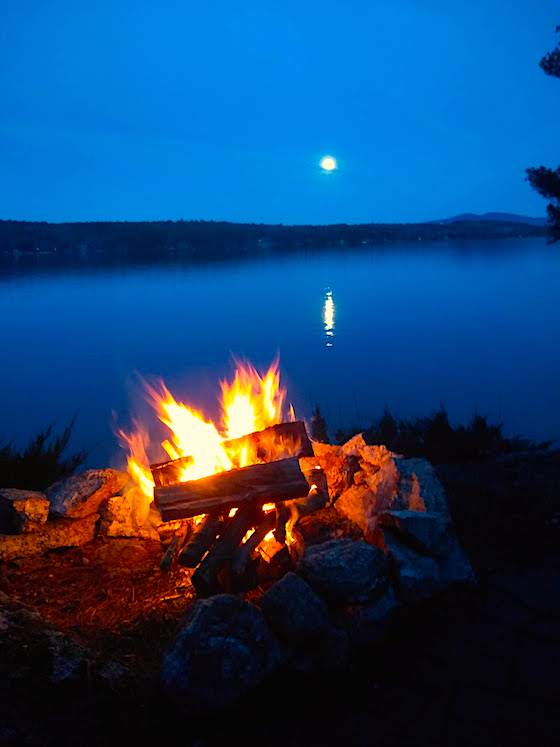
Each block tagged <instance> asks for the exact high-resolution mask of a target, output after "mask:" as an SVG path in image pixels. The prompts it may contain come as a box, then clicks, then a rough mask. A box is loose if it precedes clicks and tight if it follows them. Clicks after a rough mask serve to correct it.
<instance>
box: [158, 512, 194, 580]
mask: <svg viewBox="0 0 560 747" xmlns="http://www.w3.org/2000/svg"><path fill="white" fill-rule="evenodd" d="M189 532H190V527H189V525H188V523H185V525H184V526H183V527H181V529H178V530H177V531H176V532H175V534H174V536H173V538H172V540H171V542H170V543H169V545H168V547H167V550H166V551H165V553H164V555H163V558H162V559H161V562H160V564H159V567H160V569H161V570H162V571H164V572H168V571H170V570H171V568H172V567H173V563H174V562H175V558H176V557H177V555H178V554H179V552H180V551H181V548H182V547H183V545H184V544H185V541H186V539H187V537H188V535H189Z"/></svg>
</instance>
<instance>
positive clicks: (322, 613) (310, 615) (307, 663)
mask: <svg viewBox="0 0 560 747" xmlns="http://www.w3.org/2000/svg"><path fill="white" fill-rule="evenodd" d="M261 608H262V610H263V612H264V616H265V617H266V620H267V622H268V624H269V625H270V627H271V628H272V630H273V631H274V633H275V634H276V635H277V636H278V638H280V640H281V641H283V642H284V643H285V644H286V647H287V650H288V652H289V654H288V657H289V662H290V665H291V666H292V667H293V668H294V669H297V670H299V671H307V672H310V671H317V670H332V669H338V668H340V667H341V666H343V665H344V664H345V663H346V662H347V658H348V638H347V635H346V633H345V632H344V631H343V630H339V629H338V628H336V627H335V626H334V625H333V624H332V623H331V621H330V619H329V614H328V610H327V606H326V604H325V603H324V602H323V600H322V599H321V598H320V597H318V596H317V595H316V594H315V593H314V592H313V590H312V589H311V587H310V586H309V584H307V583H306V582H305V581H304V580H303V579H302V578H301V577H300V576H297V575H296V574H295V573H287V574H286V575H285V576H284V577H283V578H282V579H280V581H278V582H277V583H275V584H274V586H272V587H271V588H270V589H269V590H268V591H267V592H266V593H265V594H264V595H263V597H262V599H261Z"/></svg>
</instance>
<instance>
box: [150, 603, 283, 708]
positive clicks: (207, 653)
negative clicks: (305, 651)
mask: <svg viewBox="0 0 560 747" xmlns="http://www.w3.org/2000/svg"><path fill="white" fill-rule="evenodd" d="M281 662H282V655H281V648H280V644H279V642H278V640H277V639H276V637H275V636H274V635H273V633H272V631H271V630H270V628H269V627H268V625H267V624H266V621H265V619H264V617H263V614H262V612H261V610H260V609H259V608H258V607H256V606H255V605H253V604H250V603H249V602H245V601H243V600H242V599H239V598H237V597H234V596H231V595H228V594H220V595H218V596H215V597H210V598H209V599H203V600H199V601H197V602H196V603H195V604H194V605H193V607H192V608H191V609H190V611H189V612H188V614H187V616H186V618H185V620H184V621H183V623H182V625H181V628H180V630H179V632H178V634H177V636H176V638H175V640H174V642H173V644H172V646H171V648H170V650H169V652H168V653H167V655H166V656H165V658H164V662H163V668H162V679H163V683H164V686H165V688H166V690H167V692H168V693H169V695H170V696H171V697H172V698H173V699H174V700H175V701H176V702H177V703H178V704H179V705H180V706H181V707H182V708H183V709H184V710H185V711H186V712H187V713H189V714H191V715H203V714H207V713H210V712H212V711H217V710H220V709H221V708H224V707H227V706H229V705H232V704H233V703H235V702H237V701H238V700H240V699H241V698H242V697H243V696H244V695H246V694H247V693H248V692H249V691H250V690H252V689H253V688H254V687H256V686H257V685H259V684H260V683H261V682H262V681H263V680H264V679H265V677H267V676H268V675H269V674H271V673H272V672H274V671H275V670H276V669H277V668H278V667H279V666H280V664H281Z"/></svg>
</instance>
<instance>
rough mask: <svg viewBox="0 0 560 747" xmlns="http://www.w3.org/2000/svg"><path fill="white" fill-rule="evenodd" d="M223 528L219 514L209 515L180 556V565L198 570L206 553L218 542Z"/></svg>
mask: <svg viewBox="0 0 560 747" xmlns="http://www.w3.org/2000/svg"><path fill="white" fill-rule="evenodd" d="M223 526H224V522H223V519H222V517H221V516H220V515H219V514H208V516H206V517H205V518H204V520H203V521H202V523H201V525H200V526H199V527H198V529H196V531H195V532H194V534H193V536H192V537H191V539H190V540H189V541H188V542H187V544H186V545H185V547H184V548H183V551H182V552H181V554H180V555H179V558H178V560H179V565H182V566H185V567H186V568H196V566H197V565H198V564H199V563H200V561H201V560H202V558H203V556H204V553H205V552H206V551H207V550H209V549H210V547H212V545H213V544H214V542H215V541H216V537H217V536H218V535H219V534H220V532H221V531H222V529H223Z"/></svg>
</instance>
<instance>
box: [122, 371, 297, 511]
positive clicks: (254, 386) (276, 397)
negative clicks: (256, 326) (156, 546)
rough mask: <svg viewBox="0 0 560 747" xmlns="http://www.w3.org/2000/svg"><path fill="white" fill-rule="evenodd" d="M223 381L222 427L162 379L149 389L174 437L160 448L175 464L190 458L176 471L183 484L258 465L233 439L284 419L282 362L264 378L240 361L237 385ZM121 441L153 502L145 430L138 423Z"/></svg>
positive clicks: (131, 471) (149, 396) (133, 475)
mask: <svg viewBox="0 0 560 747" xmlns="http://www.w3.org/2000/svg"><path fill="white" fill-rule="evenodd" d="M220 383H221V390H222V398H221V405H222V425H221V429H218V427H217V426H216V425H215V424H214V423H213V422H212V421H210V420H208V419H207V418H206V417H205V416H204V414H203V413H202V412H199V411H197V410H195V409H193V408H192V407H189V406H188V405H186V404H184V403H182V402H178V401H177V400H176V399H175V398H174V397H173V395H172V394H171V392H170V391H169V389H168V388H167V387H166V385H165V384H164V382H163V381H160V382H159V384H158V385H157V386H152V385H149V384H146V385H145V386H146V396H147V400H148V402H149V403H150V405H151V406H152V408H153V410H154V411H155V412H156V414H157V416H158V418H159V420H160V421H161V422H162V423H163V424H164V425H165V426H167V428H168V429H169V431H170V435H169V438H167V439H165V440H164V441H162V443H161V446H162V447H163V449H164V450H165V451H166V453H167V454H168V455H169V457H170V458H171V459H173V460H175V459H180V458H185V457H186V459H184V461H182V462H181V464H180V467H179V471H178V473H177V480H178V481H179V482H185V481H187V480H196V479H199V478H201V477H207V476H208V475H213V474H216V473H217V472H224V471H226V470H229V469H232V467H234V466H235V467H242V466H245V465H247V464H255V463H256V462H257V461H259V457H258V455H257V453H256V452H255V450H254V449H251V448H250V445H249V444H248V443H244V444H240V445H239V444H238V445H232V444H230V443H228V439H235V438H240V437H241V436H245V435H247V434H249V433H253V432H254V431H260V430H263V429H264V428H267V427H268V426H271V425H275V424H277V423H280V422H282V420H283V419H284V412H283V410H284V404H285V400H286V391H285V389H283V388H282V387H281V386H280V371H279V361H278V359H276V360H274V361H273V362H272V364H271V365H270V367H269V369H268V371H267V372H266V373H265V374H261V373H259V372H258V371H257V370H256V369H255V368H254V366H252V365H251V364H250V363H248V362H240V361H236V370H235V374H234V377H233V379H232V381H230V382H228V381H222V382H220ZM292 412H293V409H292ZM292 417H293V415H292ZM119 437H120V439H121V442H122V443H123V445H124V446H125V447H126V448H128V451H129V457H128V472H129V474H130V476H131V478H132V479H133V480H134V481H135V482H136V483H137V484H138V486H139V487H140V489H141V490H142V492H143V493H144V495H145V496H146V497H148V498H150V500H151V499H152V497H153V488H154V482H153V479H152V475H151V472H150V469H149V460H148V457H147V451H148V446H149V437H148V434H147V432H146V430H145V428H144V427H143V426H142V425H141V424H140V423H138V422H135V423H134V430H133V432H132V433H131V434H126V433H124V432H123V431H119Z"/></svg>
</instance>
